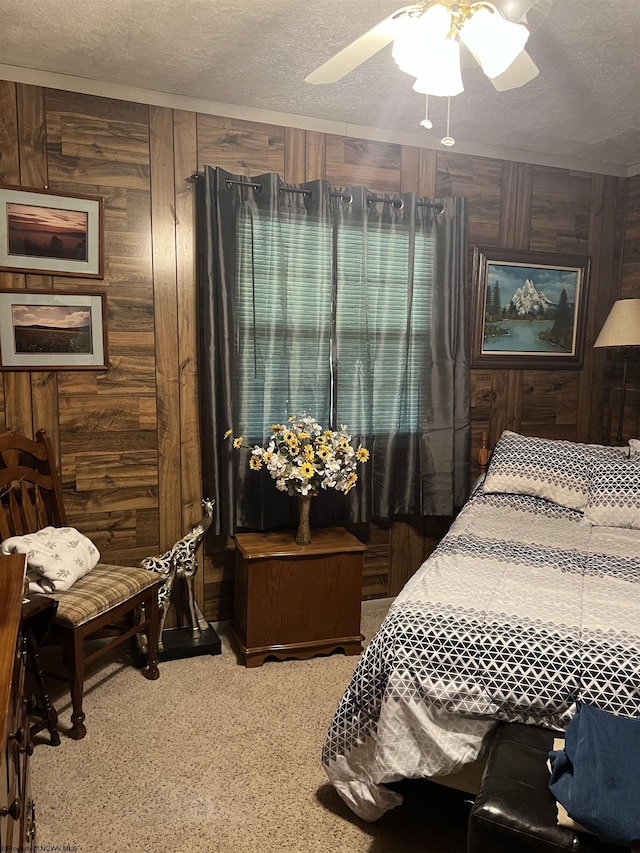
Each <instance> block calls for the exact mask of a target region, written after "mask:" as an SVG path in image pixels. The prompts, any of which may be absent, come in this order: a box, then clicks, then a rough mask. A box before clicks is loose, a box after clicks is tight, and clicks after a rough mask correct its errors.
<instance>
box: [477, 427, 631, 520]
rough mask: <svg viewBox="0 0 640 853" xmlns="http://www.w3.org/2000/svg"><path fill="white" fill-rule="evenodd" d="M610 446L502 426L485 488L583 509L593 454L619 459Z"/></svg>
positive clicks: (490, 490) (594, 455)
mask: <svg viewBox="0 0 640 853" xmlns="http://www.w3.org/2000/svg"><path fill="white" fill-rule="evenodd" d="M621 455H622V454H621V453H620V451H619V450H618V449H616V448H614V447H606V446H604V445H599V444H581V443H579V442H575V441H564V440H562V439H550V438H530V437H527V436H524V435H519V434H518V433H516V432H511V431H510V430H505V431H504V432H503V433H502V435H501V436H500V440H499V441H498V443H497V444H496V446H495V448H494V450H493V453H492V454H491V461H490V463H489V469H488V471H487V476H486V478H485V481H484V487H483V489H484V491H485V492H489V493H492V492H506V493H508V494H515V495H533V496H534V497H537V498H544V499H545V500H548V501H552V502H553V503H556V504H560V505H561V506H566V507H568V508H569V509H576V510H584V508H585V506H586V504H587V498H588V496H589V463H590V461H591V460H592V459H593V458H599V457H600V456H602V457H603V458H613V459H620V458H621Z"/></svg>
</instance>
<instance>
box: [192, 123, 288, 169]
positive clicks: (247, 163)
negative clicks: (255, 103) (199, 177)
mask: <svg viewBox="0 0 640 853" xmlns="http://www.w3.org/2000/svg"><path fill="white" fill-rule="evenodd" d="M197 128H198V168H199V169H200V170H201V169H202V168H203V166H205V165H206V166H213V167H215V166H220V167H222V168H223V169H226V170H227V171H228V172H232V173H233V174H235V175H245V176H251V175H260V174H262V173H263V172H277V173H278V174H279V175H282V174H283V173H284V129H283V128H281V127H278V126H277V125H271V124H259V123H258V122H252V121H240V120H239V119H232V118H223V117H220V116H209V115H201V114H198V116H197Z"/></svg>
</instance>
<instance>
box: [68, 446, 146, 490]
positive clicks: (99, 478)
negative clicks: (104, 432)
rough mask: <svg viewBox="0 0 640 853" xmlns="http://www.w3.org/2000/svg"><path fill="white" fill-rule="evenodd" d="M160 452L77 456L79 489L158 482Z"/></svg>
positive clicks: (76, 466)
mask: <svg viewBox="0 0 640 853" xmlns="http://www.w3.org/2000/svg"><path fill="white" fill-rule="evenodd" d="M157 466H158V455H157V453H156V452H154V451H150V450H148V451H133V450H132V451H123V452H120V453H103V452H97V453H96V452H93V451H92V452H90V453H86V454H84V455H83V454H77V455H76V457H75V481H76V489H77V490H78V491H79V492H90V491H96V490H100V489H113V488H129V487H137V486H157V485H158V467H157Z"/></svg>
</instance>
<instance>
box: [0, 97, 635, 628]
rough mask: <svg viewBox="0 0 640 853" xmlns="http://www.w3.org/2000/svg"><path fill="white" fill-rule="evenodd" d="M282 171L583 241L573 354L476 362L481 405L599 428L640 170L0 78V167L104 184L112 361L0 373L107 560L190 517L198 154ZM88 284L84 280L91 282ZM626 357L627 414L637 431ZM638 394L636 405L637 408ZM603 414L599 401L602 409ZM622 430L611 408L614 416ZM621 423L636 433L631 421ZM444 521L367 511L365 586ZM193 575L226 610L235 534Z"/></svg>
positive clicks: (507, 232) (535, 236) (476, 238)
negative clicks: (405, 195)
mask: <svg viewBox="0 0 640 853" xmlns="http://www.w3.org/2000/svg"><path fill="white" fill-rule="evenodd" d="M205 164H208V165H211V166H222V167H224V168H225V169H228V170H229V171H231V172H235V173H238V174H243V175H255V174H259V173H261V172H265V171H274V172H279V173H280V174H281V175H282V176H283V177H284V179H285V180H287V181H294V182H295V181H302V180H311V179H314V178H326V179H328V180H329V181H330V182H331V183H332V184H334V185H336V186H341V185H345V184H353V183H364V184H366V185H367V186H368V187H370V188H371V189H373V190H376V191H380V192H399V191H407V190H416V191H417V192H418V193H419V194H420V195H421V196H427V197H438V196H447V195H464V196H466V197H467V198H468V200H469V217H470V219H469V238H470V243H471V244H479V245H485V246H487V245H495V246H503V247H514V248H522V249H528V250H539V251H554V252H568V253H571V254H576V253H578V254H589V255H590V256H591V259H592V275H591V286H590V290H589V297H588V312H587V341H586V347H585V363H584V367H583V369H582V370H581V371H506V370H474V371H473V372H472V422H473V434H474V442H475V444H476V446H477V444H478V441H479V435H480V432H481V431H482V430H483V429H490V431H491V438H492V440H495V438H497V436H498V435H499V433H500V431H501V430H502V429H503V428H511V429H515V430H521V431H522V432H526V433H529V434H537V435H545V436H550V437H561V438H569V439H579V440H596V441H599V440H603V439H605V440H606V438H607V436H608V434H609V431H610V429H611V424H610V420H611V418H610V412H611V411H612V409H613V407H614V399H613V396H612V395H611V394H609V393H607V391H606V387H605V383H604V382H603V375H605V374H606V375H607V376H608V377H609V378H610V379H615V363H614V360H613V359H611V358H607V354H606V352H604V351H601V350H596V351H593V350H592V348H591V344H592V343H593V341H594V339H595V337H596V335H597V333H598V331H599V329H600V326H601V324H602V322H603V321H604V318H605V316H606V314H607V310H608V308H609V306H610V304H611V302H612V301H613V300H614V299H615V298H616V296H617V295H618V294H619V293H620V292H622V293H623V295H626V296H640V179H631V180H628V179H619V178H612V177H603V176H600V175H592V174H588V173H585V172H571V171H568V170H563V169H555V168H549V167H543V166H533V165H529V164H523V163H512V162H506V161H501V160H496V159H491V158H485V157H476V156H467V155H462V154H458V153H455V152H453V151H450V150H444V149H443V150H438V151H432V150H427V149H419V148H413V147H410V146H403V145H399V144H392V143H382V142H370V141H366V140H362V139H351V138H346V137H339V136H334V135H331V134H323V133H319V132H312V131H303V130H299V129H296V128H284V127H279V126H276V125H268V124H258V123H255V122H249V121H240V120H236V119H228V118H222V117H217V116H211V115H204V114H195V113H191V112H186V111H179V110H171V109H167V108H162V107H154V106H146V105H143V104H134V103H128V102H124V101H116V100H110V99H107V98H100V97H93V96H88V95H82V94H75V93H72V92H62V91H55V90H50V89H42V88H39V87H33V86H28V85H23V84H15V83H11V82H2V81H0V182H2V183H5V184H21V185H23V186H29V187H45V186H48V187H49V188H51V189H54V190H56V189H57V190H64V191H67V192H78V193H90V194H100V195H102V196H103V197H104V199H105V222H106V235H105V279H104V282H103V285H104V288H105V292H106V296H107V305H108V323H109V354H110V368H109V370H107V371H76V372H74V371H63V372H55V371H45V372H38V373H26V372H25V373H21V372H3V373H1V374H0V428H1V427H2V426H4V427H5V428H6V429H18V430H21V431H24V432H26V433H29V434H33V433H34V432H35V431H36V430H37V429H39V428H40V427H45V428H46V429H47V431H48V432H49V434H50V436H51V437H52V439H53V443H54V446H55V447H56V450H57V453H58V457H59V462H60V466H61V472H62V479H63V486H64V494H65V502H66V506H67V511H68V515H69V521H70V523H71V524H74V525H76V526H77V527H79V528H80V529H81V530H82V531H83V532H84V533H86V534H87V535H88V536H90V537H91V538H92V539H93V540H94V541H95V542H96V544H97V545H98V547H99V548H100V550H101V552H102V555H103V558H104V559H107V560H112V561H113V562H116V563H130V564H137V563H138V562H139V560H140V559H141V558H142V557H144V556H147V555H149V554H154V553H158V552H160V551H163V550H164V549H166V548H167V547H169V546H170V545H171V544H172V543H173V542H174V541H175V540H176V539H178V538H179V537H180V536H181V535H183V533H184V532H185V531H186V530H187V529H188V528H189V527H191V525H192V524H194V523H195V522H196V521H198V520H199V518H200V515H201V508H200V499H201V497H202V485H201V476H200V470H201V466H200V459H201V453H206V452H207V449H206V448H201V447H200V438H199V427H198V364H197V359H196V352H197V347H196V336H197V316H196V299H195V246H194V186H193V183H192V182H190V180H189V178H190V176H191V175H192V173H193V172H195V171H197V170H200V169H201V168H202V167H203V165H205ZM0 286H1V287H3V288H25V287H26V288H35V287H45V288H52V289H54V290H59V291H67V290H69V291H80V292H81V291H82V290H83V288H85V287H87V282H85V281H83V280H82V279H77V278H69V277H46V276H33V275H19V274H13V273H0ZM90 286H92V287H93V286H95V282H91V283H90ZM639 387H640V382H639V381H638V377H637V375H636V373H634V370H633V365H632V378H631V383H630V391H629V397H628V407H627V408H628V413H627V416H628V421H627V422H626V424H628V425H629V428H630V431H631V432H633V433H634V434H635V435H637V434H638V427H639V424H638V414H637V410H638V393H639V392H638V388H639ZM634 407H635V410H634ZM603 413H604V414H603ZM612 432H613V434H615V425H614V428H613V430H612ZM625 432H626V433H628V432H629V430H628V429H625ZM447 525H448V520H447V519H416V518H405V519H394V520H393V521H388V522H382V523H380V524H378V525H370V526H359V527H358V529H357V530H356V532H357V534H358V535H359V536H360V537H361V538H362V539H363V541H365V542H366V543H367V544H368V551H367V555H366V568H365V583H364V589H363V596H364V597H380V596H387V595H391V594H395V593H396V592H397V591H398V590H399V589H400V588H401V587H402V585H403V584H404V582H405V581H406V580H407V578H408V577H409V576H410V575H411V574H412V573H413V572H414V571H415V569H416V568H417V566H418V565H419V563H420V562H421V561H422V559H424V557H425V556H426V555H427V554H428V553H430V551H431V550H432V549H433V547H434V545H435V544H436V543H437V541H438V540H439V539H440V537H441V536H442V534H443V532H444V531H445V530H446V528H447ZM202 562H203V566H202V569H201V571H200V572H199V573H198V576H197V579H198V598H199V600H200V601H201V603H203V605H204V608H205V613H206V615H207V617H208V618H210V619H217V618H225V617H228V616H229V614H230V608H231V600H232V588H233V548H232V543H231V542H229V541H227V540H222V539H221V538H220V537H218V538H216V537H212V538H211V539H210V540H209V541H208V543H207V556H206V558H205V559H204V560H203V561H202Z"/></svg>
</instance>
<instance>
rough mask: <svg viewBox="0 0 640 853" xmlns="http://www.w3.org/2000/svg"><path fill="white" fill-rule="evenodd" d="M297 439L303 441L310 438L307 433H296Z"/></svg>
mask: <svg viewBox="0 0 640 853" xmlns="http://www.w3.org/2000/svg"><path fill="white" fill-rule="evenodd" d="M298 438H299V439H301V440H302V439H305V438H311V436H310V435H309V433H308V432H299V433H298Z"/></svg>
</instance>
